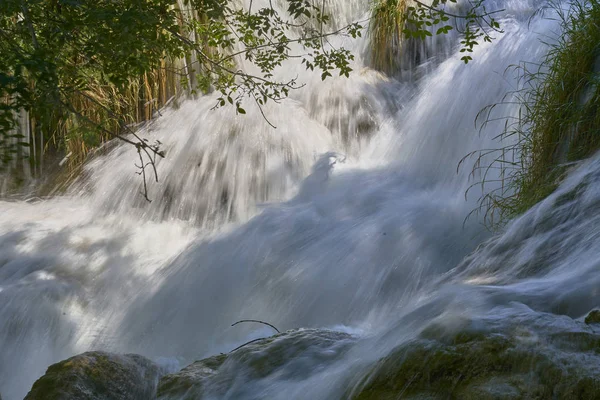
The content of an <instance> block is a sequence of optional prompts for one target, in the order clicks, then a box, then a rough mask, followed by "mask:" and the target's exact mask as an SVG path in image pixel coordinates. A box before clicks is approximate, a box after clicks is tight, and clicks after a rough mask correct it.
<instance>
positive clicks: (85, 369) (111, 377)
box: [25, 352, 159, 400]
mask: <svg viewBox="0 0 600 400" xmlns="http://www.w3.org/2000/svg"><path fill="white" fill-rule="evenodd" d="M158 379H159V369H158V367H157V366H156V365H154V364H153V363H152V362H151V361H150V360H148V359H146V358H144V357H142V356H139V355H134V354H128V355H116V354H110V353H103V352H90V353H84V354H80V355H78V356H75V357H72V358H69V359H68V360H65V361H61V362H59V363H56V364H54V365H51V366H50V367H49V368H48V370H47V371H46V373H45V374H44V376H42V377H41V378H40V379H38V380H37V381H36V382H35V383H34V384H33V387H32V388H31V391H30V392H29V393H28V394H27V396H26V397H25V399H26V400H38V399H39V400H42V399H43V400H55V399H56V400H58V399H61V400H62V399H69V400H108V399H110V400H119V399H122V400H126V399H127V400H136V399H140V400H149V399H152V398H154V397H155V391H156V384H157V382H158Z"/></svg>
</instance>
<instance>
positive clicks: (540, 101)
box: [463, 0, 600, 228]
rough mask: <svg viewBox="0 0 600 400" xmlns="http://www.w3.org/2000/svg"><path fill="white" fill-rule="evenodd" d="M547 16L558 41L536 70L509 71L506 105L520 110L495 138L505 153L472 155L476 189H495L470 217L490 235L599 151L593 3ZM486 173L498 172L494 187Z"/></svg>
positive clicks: (599, 35) (599, 62)
mask: <svg viewBox="0 0 600 400" xmlns="http://www.w3.org/2000/svg"><path fill="white" fill-rule="evenodd" d="M554 11H556V13H557V15H558V17H559V18H560V21H561V27H562V33H561V35H560V36H559V37H558V39H557V41H556V42H555V43H550V44H548V45H549V51H548V53H547V55H546V56H545V58H544V59H543V61H542V63H541V64H540V65H534V64H530V63H522V64H520V65H518V66H514V67H512V68H511V70H512V71H516V72H517V73H518V74H519V75H520V89H519V90H517V91H516V92H514V93H510V94H509V95H508V96H507V100H506V101H507V102H515V101H516V102H518V103H519V104H521V110H520V112H519V114H518V115H513V116H510V117H508V118H507V119H506V124H505V125H504V127H505V128H504V131H502V132H501V133H500V135H499V136H498V138H499V139H500V140H501V141H502V143H503V144H505V145H504V146H502V147H500V148H497V149H492V150H484V151H479V152H476V153H474V154H475V155H476V157H477V161H476V163H475V168H474V171H480V170H483V171H484V174H483V180H482V181H481V182H477V183H476V185H481V186H482V187H484V188H485V187H489V186H487V184H494V185H495V188H494V189H493V190H491V191H488V192H485V194H484V195H483V196H482V197H481V198H480V207H479V209H478V210H477V211H482V212H484V213H485V215H486V223H487V224H488V225H489V226H490V227H492V228H496V227H499V226H502V225H504V223H505V222H506V221H508V220H509V219H511V218H514V217H515V216H517V215H519V214H521V213H523V212H525V211H527V210H528V209H529V208H531V207H532V206H533V205H535V204H536V203H538V202H539V201H541V200H543V199H544V198H545V197H547V196H548V195H549V194H550V193H552V192H553V191H554V190H555V189H556V187H557V186H558V184H559V183H560V181H561V179H562V178H563V177H564V175H565V173H566V172H567V171H568V169H569V167H571V166H573V165H574V164H575V163H576V162H578V161H580V160H583V159H584V158H586V157H589V156H591V155H592V154H593V153H595V152H596V151H597V150H598V149H600V113H599V112H598V111H599V107H600V86H599V85H598V84H599V82H600V81H599V80H598V77H599V76H600V75H599V74H600V46H599V43H600V3H599V2H598V1H596V0H591V1H581V2H575V3H573V4H572V6H571V8H570V9H569V10H561V9H560V8H558V6H556V7H555V9H554ZM499 105H501V104H496V105H493V106H490V107H488V108H486V109H484V110H483V111H482V113H481V115H482V116H483V117H485V118H484V120H485V122H484V124H483V125H484V126H485V124H487V123H488V122H490V121H491V120H494V119H495V118H496V117H497V116H496V115H495V114H494V112H493V111H494V109H495V108H496V107H497V106H499ZM471 155H473V154H471ZM490 156H491V157H492V161H491V162H489V161H488V162H486V161H485V157H490ZM463 161H464V160H463ZM482 161H483V164H482ZM490 171H500V173H499V176H500V184H498V181H496V182H491V181H490V182H487V181H486V179H487V177H489V176H491V174H489V175H488V174H487V173H489V172H490Z"/></svg>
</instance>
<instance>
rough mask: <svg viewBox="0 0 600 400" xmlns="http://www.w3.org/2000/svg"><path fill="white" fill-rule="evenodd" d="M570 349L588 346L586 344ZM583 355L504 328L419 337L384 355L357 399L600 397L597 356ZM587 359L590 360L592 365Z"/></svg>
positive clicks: (595, 339)
mask: <svg viewBox="0 0 600 400" xmlns="http://www.w3.org/2000/svg"><path fill="white" fill-rule="evenodd" d="M591 335H592V336H594V337H593V338H592V339H593V340H592V341H593V342H594V343H596V344H597V343H599V342H598V340H600V337H599V336H598V335H593V334H591ZM586 338H587V337H586ZM563 339H566V338H563ZM587 339H590V338H587ZM573 340H578V338H573ZM588 342H590V341H589V340H588ZM575 347H576V346H575ZM570 350H576V351H579V350H583V351H586V350H588V348H587V346H585V345H583V346H581V348H578V349H570ZM582 354H584V355H585V354H587V353H582ZM586 356H587V355H586ZM580 357H581V356H580V355H576V354H573V353H562V352H561V351H559V350H558V349H556V350H553V349H549V348H545V347H543V346H542V347H540V346H539V344H537V345H534V344H526V343H523V342H522V341H519V340H518V339H517V338H516V337H512V336H511V335H506V334H501V333H491V334H490V333H488V334H486V335H483V334H467V335H462V334H457V335H451V336H450V338H449V339H447V340H445V341H444V342H442V341H439V340H435V339H423V338H420V339H417V340H414V341H412V342H410V343H406V344H404V345H402V346H401V347H399V348H397V349H396V350H395V351H394V352H392V354H391V355H389V356H388V357H385V358H384V359H382V360H381V361H380V362H379V363H378V364H377V365H376V366H375V367H374V368H373V369H372V370H371V372H370V374H369V375H368V376H367V377H366V378H365V380H364V381H363V382H362V383H361V384H360V385H359V388H360V389H359V390H355V393H356V395H355V396H354V397H353V398H354V400H375V399H377V400H386V399H397V398H402V399H417V398H431V399H464V400H469V399H473V400H475V399H477V400H486V399H496V400H500V399H540V400H541V399H549V398H560V399H573V400H575V399H577V400H580V399H590V400H591V399H597V398H600V377H599V376H598V375H597V371H596V370H595V367H594V366H593V365H595V364H597V362H598V359H597V357H596V356H590V357H591V358H590V359H588V360H585V361H581V360H580ZM585 362H590V363H592V365H591V366H590V368H589V369H586V365H585Z"/></svg>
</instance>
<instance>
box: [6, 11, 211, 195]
mask: <svg viewBox="0 0 600 400" xmlns="http://www.w3.org/2000/svg"><path fill="white" fill-rule="evenodd" d="M180 3H181V4H179V6H178V7H176V13H177V17H178V22H179V26H180V32H179V34H180V35H181V36H183V37H186V38H188V39H189V40H191V41H196V42H197V43H202V38H199V37H198V35H197V34H196V32H193V31H189V29H190V26H192V25H191V24H188V23H187V22H189V20H190V19H196V20H197V21H199V22H201V23H208V22H209V21H208V20H207V18H206V16H204V15H202V14H201V13H199V12H197V11H196V10H193V9H191V8H190V6H185V7H184V3H183V2H180ZM207 51H208V50H207ZM81 68H82V70H85V68H86V65H85V61H84V60H82V63H81ZM198 73H201V68H200V66H199V64H198V62H197V58H196V57H195V55H194V54H187V55H186V56H185V57H182V58H179V59H171V58H166V57H165V58H164V59H163V60H160V66H159V67H158V68H156V69H154V70H153V71H150V72H148V73H146V74H144V75H143V76H139V77H132V78H131V79H130V81H129V83H128V84H127V85H126V86H125V87H123V88H117V87H116V86H115V85H114V84H112V83H110V82H109V81H108V80H107V79H106V78H105V77H104V76H102V75H101V74H99V73H97V72H95V71H93V70H90V72H89V74H88V75H87V79H86V85H85V89H83V90H78V91H73V92H72V93H63V95H64V96H65V103H67V104H69V105H70V106H71V108H72V110H65V109H61V108H60V107H57V108H56V110H55V111H53V112H52V113H51V114H50V115H39V114H38V113H37V110H35V109H34V110H30V111H29V112H25V111H23V112H22V115H20V117H19V119H18V121H17V127H16V128H15V133H19V134H20V135H22V137H23V138H22V139H20V140H21V141H22V142H25V143H27V144H28V146H26V147H24V146H18V147H17V149H19V151H20V153H19V154H18V155H17V156H16V157H14V159H13V160H12V162H11V164H10V165H9V170H8V172H9V174H8V175H6V174H5V175H4V177H2V176H0V179H1V180H2V182H0V193H2V192H5V193H6V192H7V191H11V188H15V186H18V185H20V184H21V183H23V182H26V181H27V180H28V179H29V178H32V177H33V178H36V177H37V178H39V177H45V176H46V175H47V170H48V168H50V167H53V166H54V167H55V166H56V165H58V164H60V165H61V167H62V168H60V169H61V170H62V172H64V175H65V176H71V175H73V172H75V171H77V170H78V169H79V167H80V166H81V165H82V164H83V162H84V161H85V160H86V158H87V157H88V155H89V154H90V153H91V152H92V151H94V150H95V149H97V148H98V147H100V146H101V145H102V144H104V143H106V142H107V141H109V140H111V139H113V138H114V137H115V135H117V134H121V133H123V131H124V127H125V126H132V125H137V124H139V123H142V122H145V121H148V120H150V119H152V118H153V117H155V116H156V114H157V111H158V110H159V109H160V108H162V107H163V106H165V105H166V104H167V103H168V102H169V101H170V100H171V99H173V98H177V97H180V96H181V95H184V94H191V93H194V88H195V87H196V86H197V85H196V83H197V82H196V74H198ZM7 182H10V184H9V183H7Z"/></svg>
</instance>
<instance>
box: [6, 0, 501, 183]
mask: <svg viewBox="0 0 600 400" xmlns="http://www.w3.org/2000/svg"><path fill="white" fill-rule="evenodd" d="M455 2H456V0H441V1H439V0H436V1H434V2H433V3H432V4H426V3H422V2H420V1H413V0H411V1H410V2H407V1H404V0H375V1H374V3H373V8H372V17H371V18H370V19H371V21H370V26H371V30H370V34H371V47H372V55H373V60H372V66H373V67H375V68H377V69H380V70H383V71H386V72H387V73H388V74H390V75H394V70H395V69H397V67H398V65H399V64H398V63H399V60H401V59H402V58H405V57H403V54H402V51H400V50H401V47H402V43H403V41H406V40H408V41H411V42H412V43H413V44H414V43H417V42H420V41H422V40H424V39H426V38H429V37H431V36H432V35H433V36H435V35H441V34H447V33H448V32H450V31H451V30H453V29H456V30H460V32H461V33H462V40H461V41H460V46H461V51H462V52H464V53H465V55H464V57H463V61H464V62H468V61H469V60H471V57H470V55H469V54H470V53H471V52H472V51H473V47H474V46H475V45H477V44H478V40H484V41H489V40H492V37H491V36H490V34H491V32H494V31H497V32H500V28H499V24H498V22H496V20H495V19H494V17H493V15H494V14H495V13H494V12H487V11H486V10H485V7H483V0H480V1H478V2H474V3H472V4H471V6H469V7H468V8H466V9H464V10H462V11H464V12H463V13H462V14H452V13H449V11H448V10H449V9H450V8H448V7H447V6H450V5H452V4H453V3H455ZM269 4H271V3H269ZM286 7H287V8H286ZM283 10H284V11H277V9H275V8H273V6H272V5H268V6H262V8H261V6H258V5H252V2H249V3H248V5H247V6H244V7H241V6H239V5H238V6H234V5H233V3H232V2H230V1H228V0H116V1H115V0H94V1H92V0H68V1H67V0H52V1H43V2H40V1H35V0H5V1H3V2H1V3H0V39H2V40H0V170H4V171H6V170H7V169H8V170H10V173H11V176H12V178H13V181H15V182H19V181H23V180H26V179H28V178H31V177H34V178H35V177H41V176H43V175H44V173H45V171H46V169H47V167H48V166H50V165H58V164H60V165H66V167H67V169H68V170H70V171H73V170H76V169H77V168H78V167H79V166H81V164H82V163H83V162H84V160H85V159H86V158H87V156H88V155H89V154H90V153H91V152H92V151H94V150H95V149H98V148H99V147H101V146H102V145H103V144H104V143H106V142H107V141H109V140H112V139H114V138H119V139H121V140H123V141H125V142H128V143H129V144H131V145H133V146H135V147H136V148H137V151H138V154H139V159H138V160H137V161H138V165H139V169H140V171H139V172H140V175H142V176H143V178H144V181H145V180H146V179H158V176H157V175H156V169H155V168H154V166H155V162H156V159H157V158H161V157H164V156H165V152H164V149H162V148H161V144H160V143H148V142H147V141H146V140H144V139H143V138H142V137H139V136H138V135H137V130H136V128H137V126H139V124H140V123H143V122H145V121H149V120H151V119H152V118H153V117H155V116H156V115H157V114H158V113H159V110H160V109H161V108H162V107H164V106H165V105H166V104H167V103H169V102H170V101H172V100H175V101H177V100H178V99H181V98H183V97H184V96H196V95H202V94H205V93H208V92H217V93H219V94H220V95H219V96H218V98H217V100H216V104H215V107H221V106H225V105H231V106H233V110H234V111H233V112H236V113H239V114H244V113H245V112H246V111H245V109H244V106H243V103H244V101H251V102H254V103H256V104H257V105H258V108H259V109H261V110H262V106H263V105H264V104H265V103H266V102H268V101H275V102H277V101H279V100H281V99H283V98H284V97H286V96H288V95H289V93H290V91H293V90H294V89H297V88H299V87H301V86H302V82H298V81H297V79H296V78H293V79H287V80H286V79H284V80H281V79H277V78H276V76H278V75H277V74H276V70H278V69H280V68H282V67H283V64H284V63H285V62H286V61H287V60H288V59H294V60H297V61H298V62H299V63H300V62H301V63H302V64H303V65H304V66H305V67H306V68H307V69H309V70H316V73H319V74H320V75H321V77H322V78H323V79H326V78H327V77H330V76H332V75H334V74H336V75H343V76H348V74H349V73H350V71H351V70H352V68H351V66H350V65H351V61H352V59H353V58H354V55H353V54H352V53H350V52H349V51H348V50H347V49H345V48H343V47H334V46H330V45H329V44H328V43H327V42H328V41H327V38H328V37H329V36H333V35H345V36H349V37H352V38H356V37H358V36H360V35H361V31H362V28H363V27H362V25H361V22H355V23H351V24H348V25H346V26H341V27H340V26H337V25H336V23H335V21H333V20H332V18H331V17H330V15H329V14H328V13H327V8H326V3H324V2H320V1H312V0H286V2H285V7H284V8H283ZM365 22H366V21H365ZM453 22H454V25H452V23H453ZM453 26H454V28H453ZM422 61H425V60H420V61H419V62H422ZM248 71H255V72H248ZM146 168H149V169H148V171H146ZM1 186H2V184H1V182H0V192H2V191H5V190H3V188H2V187H1ZM4 189H5V188H4Z"/></svg>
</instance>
